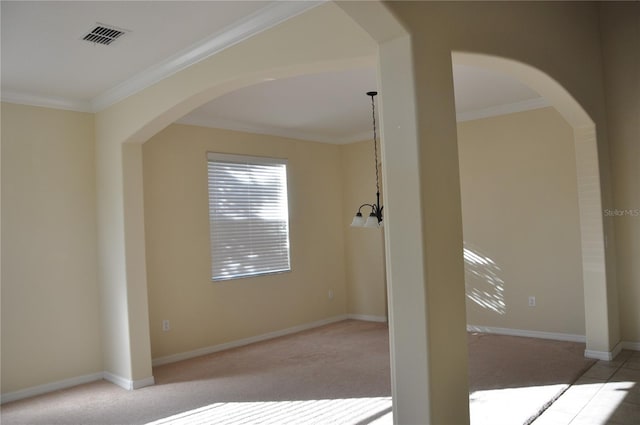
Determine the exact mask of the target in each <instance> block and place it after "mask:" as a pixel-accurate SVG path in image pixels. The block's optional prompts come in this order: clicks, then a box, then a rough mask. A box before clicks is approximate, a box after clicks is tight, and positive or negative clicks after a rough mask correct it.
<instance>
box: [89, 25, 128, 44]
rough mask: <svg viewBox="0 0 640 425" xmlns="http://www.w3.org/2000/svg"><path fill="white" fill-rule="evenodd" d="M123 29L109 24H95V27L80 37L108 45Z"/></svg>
mask: <svg viewBox="0 0 640 425" xmlns="http://www.w3.org/2000/svg"><path fill="white" fill-rule="evenodd" d="M125 31H126V30H123V29H120V28H116V27H112V26H110V25H104V24H96V27H95V28H94V29H92V30H91V31H89V32H88V33H87V34H86V35H85V36H84V37H82V39H83V40H86V41H90V42H92V43H96V44H103V45H105V46H108V45H109V44H111V43H113V42H114V41H116V40H117V39H118V37H120V36H121V35H123V34H124V33H125Z"/></svg>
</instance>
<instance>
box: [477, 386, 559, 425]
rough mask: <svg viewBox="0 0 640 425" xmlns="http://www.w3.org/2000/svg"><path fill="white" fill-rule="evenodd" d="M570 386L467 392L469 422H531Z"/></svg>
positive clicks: (484, 424)
mask: <svg viewBox="0 0 640 425" xmlns="http://www.w3.org/2000/svg"><path fill="white" fill-rule="evenodd" d="M568 386H569V385H567V384H557V385H543V386H534V387H522V388H504V389H495V390H483V391H474V392H473V393H471V394H470V395H469V402H470V403H469V408H470V416H471V425H522V424H527V423H530V421H531V419H533V418H535V417H536V416H537V415H539V414H540V413H541V412H542V411H543V410H544V409H545V408H546V407H547V406H548V405H549V404H550V403H551V402H553V400H555V399H556V398H557V397H558V396H559V395H560V394H561V393H562V392H563V391H564V390H565V389H566V388H567V387H568Z"/></svg>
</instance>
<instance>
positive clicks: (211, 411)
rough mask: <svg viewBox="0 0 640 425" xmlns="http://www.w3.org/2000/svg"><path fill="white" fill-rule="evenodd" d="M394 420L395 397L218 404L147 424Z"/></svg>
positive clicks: (357, 424) (377, 422) (377, 423)
mask: <svg viewBox="0 0 640 425" xmlns="http://www.w3.org/2000/svg"><path fill="white" fill-rule="evenodd" d="M214 423H215V424H227V425H239V424H255V423H260V424H278V425H280V424H296V425H299V424H303V423H304V424H345V425H348V424H349V425H365V424H374V423H375V425H383V424H391V423H392V415H391V397H365V398H347V399H336V400H294V401H256V402H228V403H214V404H210V405H208V406H204V407H200V408H198V409H193V410H189V411H187V412H182V413H179V414H177V415H173V416H169V417H167V418H162V419H159V420H157V421H153V422H149V423H148V424H147V425H168V424H171V425H187V424H188V425H198V424H214Z"/></svg>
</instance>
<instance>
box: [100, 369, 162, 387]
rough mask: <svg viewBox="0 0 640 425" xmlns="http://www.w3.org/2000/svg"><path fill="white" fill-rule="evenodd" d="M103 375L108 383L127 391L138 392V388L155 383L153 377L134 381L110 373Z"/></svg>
mask: <svg viewBox="0 0 640 425" xmlns="http://www.w3.org/2000/svg"><path fill="white" fill-rule="evenodd" d="M103 375H104V379H105V380H106V381H109V382H111V383H112V384H116V385H117V386H119V387H121V388H124V389H125V390H137V389H138V388H144V387H148V386H150V385H153V384H154V383H155V380H154V379H153V376H150V377H148V378H144V379H139V380H136V381H134V380H131V379H127V378H123V377H122V376H118V375H114V374H113V373H110V372H104V374H103Z"/></svg>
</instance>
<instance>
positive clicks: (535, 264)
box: [458, 108, 585, 335]
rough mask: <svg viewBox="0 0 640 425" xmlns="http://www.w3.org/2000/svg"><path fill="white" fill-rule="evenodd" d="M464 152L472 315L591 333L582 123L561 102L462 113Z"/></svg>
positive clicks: (485, 321)
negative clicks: (583, 238) (579, 154)
mask: <svg viewBox="0 0 640 425" xmlns="http://www.w3.org/2000/svg"><path fill="white" fill-rule="evenodd" d="M458 153H459V157H460V184H461V189H462V193H461V196H462V217H463V233H464V245H465V251H466V255H465V272H466V273H465V282H466V291H467V322H468V323H469V324H471V325H478V326H491V327H502V328H513V329H524V330H532V331H544V332H557V333H565V334H574V335H584V334H585V325H584V290H583V285H582V260H581V254H580V227H579V211H578V195H577V182H576V164H575V153H574V141H573V129H572V128H571V127H570V126H569V125H568V124H567V122H566V121H565V120H564V119H563V118H562V117H561V116H560V114H559V113H558V112H557V111H556V110H555V109H554V108H544V109H537V110H533V111H527V112H520V113H514V114H508V115H503V116H499V117H492V118H486V119H481V120H474V121H467V122H462V123H459V124H458ZM529 296H535V297H536V307H529V306H528V297H529Z"/></svg>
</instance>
